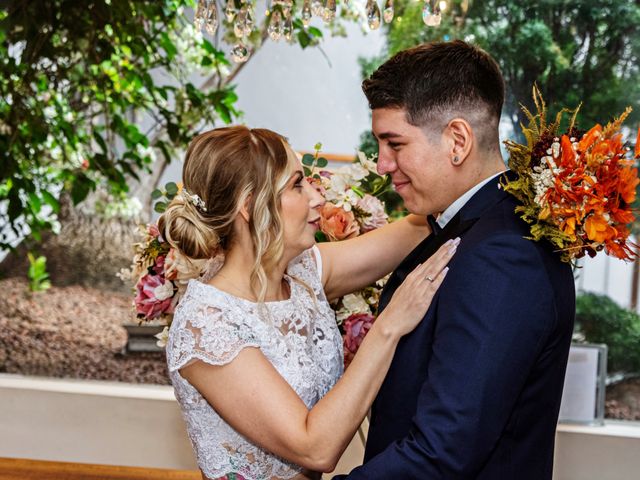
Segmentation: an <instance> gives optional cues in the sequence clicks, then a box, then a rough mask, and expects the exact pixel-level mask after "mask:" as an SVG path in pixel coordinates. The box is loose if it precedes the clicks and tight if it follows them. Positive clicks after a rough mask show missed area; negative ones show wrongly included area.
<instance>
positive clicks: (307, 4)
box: [301, 0, 312, 27]
mask: <svg viewBox="0 0 640 480" xmlns="http://www.w3.org/2000/svg"><path fill="white" fill-rule="evenodd" d="M311 15H312V13H311V0H304V3H303V4H302V14H301V16H302V24H303V25H304V26H305V27H308V26H309V23H311Z"/></svg>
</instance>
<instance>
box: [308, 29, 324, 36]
mask: <svg viewBox="0 0 640 480" xmlns="http://www.w3.org/2000/svg"><path fill="white" fill-rule="evenodd" d="M307 31H308V32H309V33H310V34H311V35H313V36H314V37H318V38H322V30H320V29H319V28H316V27H309V28H308V29H307Z"/></svg>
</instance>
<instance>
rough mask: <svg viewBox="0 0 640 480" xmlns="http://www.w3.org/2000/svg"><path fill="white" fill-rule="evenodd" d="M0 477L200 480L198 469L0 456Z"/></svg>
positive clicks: (27, 479)
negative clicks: (95, 463)
mask: <svg viewBox="0 0 640 480" xmlns="http://www.w3.org/2000/svg"><path fill="white" fill-rule="evenodd" d="M0 478H1V479H2V480H202V475H201V474H200V472H199V471H188V470H167V469H163V468H141V467H122V466H118V465H92V464H88V463H68V462H49V461H43V460H29V459H22V458H0Z"/></svg>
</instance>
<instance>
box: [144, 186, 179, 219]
mask: <svg viewBox="0 0 640 480" xmlns="http://www.w3.org/2000/svg"><path fill="white" fill-rule="evenodd" d="M179 191H180V187H178V185H177V184H176V183H175V182H169V183H167V184H166V185H165V186H164V188H163V189H159V188H156V189H155V190H154V191H153V192H151V199H152V200H157V202H156V203H155V204H154V206H153V209H154V210H155V211H156V212H158V213H163V212H164V211H165V210H166V209H167V207H168V206H169V203H171V200H173V198H174V197H175V196H176V195H177V194H178V192H179Z"/></svg>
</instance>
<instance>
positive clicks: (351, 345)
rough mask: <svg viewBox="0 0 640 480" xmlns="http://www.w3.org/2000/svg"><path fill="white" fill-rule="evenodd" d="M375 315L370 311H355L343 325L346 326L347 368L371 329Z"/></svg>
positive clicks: (345, 361)
mask: <svg viewBox="0 0 640 480" xmlns="http://www.w3.org/2000/svg"><path fill="white" fill-rule="evenodd" d="M374 321H375V317H374V316H373V315H371V314H370V313H354V314H353V315H351V316H349V318H347V319H346V320H345V321H344V323H343V324H342V327H343V328H344V335H343V337H342V338H343V341H344V368H345V369H346V368H347V367H348V366H349V364H350V363H351V360H353V357H354V356H355V354H356V352H357V351H358V348H360V344H361V343H362V340H364V337H365V336H366V335H367V332H368V331H369V330H370V329H371V327H372V325H373V322H374Z"/></svg>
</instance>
